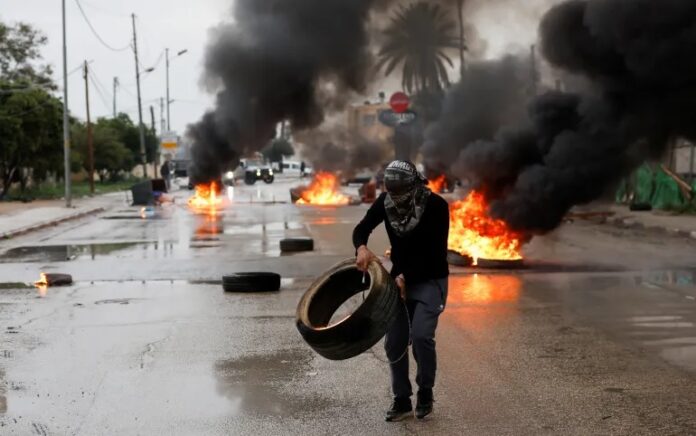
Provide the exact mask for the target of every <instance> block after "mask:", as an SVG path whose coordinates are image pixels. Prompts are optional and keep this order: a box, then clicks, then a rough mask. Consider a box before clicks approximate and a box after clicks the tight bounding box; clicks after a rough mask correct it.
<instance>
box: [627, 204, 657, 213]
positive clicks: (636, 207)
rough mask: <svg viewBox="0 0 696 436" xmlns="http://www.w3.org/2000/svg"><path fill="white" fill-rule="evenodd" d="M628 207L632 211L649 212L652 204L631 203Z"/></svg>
mask: <svg viewBox="0 0 696 436" xmlns="http://www.w3.org/2000/svg"><path fill="white" fill-rule="evenodd" d="M628 208H629V209H630V210H631V211H632V212H650V211H651V210H652V204H650V203H632V204H631V205H630V206H629V207H628Z"/></svg>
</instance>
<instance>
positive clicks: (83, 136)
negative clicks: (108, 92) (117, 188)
mask: <svg viewBox="0 0 696 436" xmlns="http://www.w3.org/2000/svg"><path fill="white" fill-rule="evenodd" d="M108 121H109V120H107V119H104V118H101V119H99V120H98V121H97V123H96V124H94V125H93V126H92V143H93V147H94V170H95V171H96V172H97V174H99V178H100V180H101V181H106V180H116V179H117V178H118V175H119V173H122V172H127V171H130V169H131V168H133V164H134V161H133V154H132V153H131V152H130V150H128V148H126V146H125V145H124V144H123V142H121V138H120V137H119V132H118V131H116V130H115V129H114V128H113V127H112V126H110V125H109V123H108ZM72 143H73V148H74V154H75V156H76V161H77V162H79V163H80V165H81V166H82V169H84V170H85V171H89V160H88V156H89V150H88V145H87V126H86V125H85V124H83V123H75V124H74V125H73V126H72Z"/></svg>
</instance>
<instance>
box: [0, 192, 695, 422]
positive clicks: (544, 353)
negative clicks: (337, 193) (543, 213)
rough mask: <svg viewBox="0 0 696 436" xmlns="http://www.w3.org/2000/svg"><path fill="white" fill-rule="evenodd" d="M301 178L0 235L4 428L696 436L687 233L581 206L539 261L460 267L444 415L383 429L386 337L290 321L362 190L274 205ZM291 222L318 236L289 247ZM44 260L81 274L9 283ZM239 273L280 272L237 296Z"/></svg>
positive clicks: (379, 248) (541, 247)
mask: <svg viewBox="0 0 696 436" xmlns="http://www.w3.org/2000/svg"><path fill="white" fill-rule="evenodd" d="M289 186H291V184H290V182H283V181H280V182H278V183H276V184H274V185H273V186H265V185H264V186H258V187H253V188H247V187H241V188H237V189H236V190H235V193H234V194H235V204H234V205H232V206H230V207H228V208H226V209H225V210H224V211H223V212H222V213H220V214H219V215H218V216H216V217H215V218H211V217H207V216H204V215H195V214H192V213H191V212H190V211H189V210H188V208H187V207H186V206H185V205H184V204H183V203H185V198H186V197H185V194H186V193H183V192H181V193H178V194H177V196H178V204H177V205H174V206H171V207H167V208H164V209H163V210H161V211H159V212H158V213H157V214H156V216H153V217H150V218H148V219H142V218H140V217H139V216H138V214H139V210H138V208H132V207H129V206H127V205H125V204H121V200H120V199H117V200H115V203H114V207H113V208H112V210H110V211H108V212H107V213H104V214H102V215H100V216H98V217H93V218H89V219H85V220H82V221H79V222H74V223H68V224H64V225H61V226H59V227H57V228H54V229H49V230H45V231H42V232H39V233H34V234H31V235H27V236H24V237H22V238H17V239H14V240H11V241H3V242H1V243H0V283H3V284H2V285H0V288H2V289H1V290H0V434H21V435H24V434H38V435H52V434H83V435H97V434H99V435H101V434H129V435H132V434H143V435H152V434H167V435H170V434H181V435H192V434H211V435H212V434H263V435H267V434H268V435H274V434H279V435H280V434H311V435H314V434H317V435H323V434H404V433H415V434H472V435H481V434H578V435H585V434H696V286H695V285H694V281H695V280H696V269H694V268H693V266H694V265H695V263H694V260H696V250H694V248H696V247H695V244H694V243H693V242H690V241H686V240H681V239H679V238H677V237H673V236H669V235H660V234H647V233H643V232H640V231H636V230H630V229H618V228H614V227H610V226H601V225H595V224H591V223H584V222H575V223H572V224H567V225H565V226H564V227H563V228H561V229H560V230H559V231H557V232H556V233H554V234H552V235H549V236H546V237H543V238H537V239H535V240H533V241H532V243H531V244H530V245H529V246H528V247H527V249H526V254H527V257H528V262H527V265H528V267H527V268H526V269H524V270H520V271H483V270H480V271H475V270H467V269H454V268H453V270H452V272H453V274H452V276H451V278H450V293H449V300H448V303H447V309H446V311H445V313H444V315H443V316H442V317H441V320H440V327H439V329H438V338H437V340H438V353H439V365H440V366H439V374H438V377H439V378H438V385H437V387H436V411H435V413H434V415H433V416H432V417H431V418H430V419H428V420H426V421H425V422H416V421H415V420H413V419H410V420H407V421H405V422H402V423H396V424H388V423H385V422H383V412H384V410H385V408H386V407H387V406H388V405H389V404H388V403H389V401H390V397H389V389H388V369H387V366H386V364H385V363H384V359H385V356H384V352H383V350H382V349H381V344H380V345H378V346H376V347H375V348H374V349H373V350H371V352H368V353H366V354H364V355H362V356H359V357H357V358H355V359H352V360H349V361H346V362H330V361H327V360H324V359H322V358H320V357H318V356H316V355H315V354H313V353H312V352H311V351H310V350H309V348H308V347H307V346H306V345H305V344H304V343H303V342H302V339H301V338H300V336H299V334H298V333H297V331H296V330H295V327H294V312H295V306H296V303H297V301H298V300H299V298H300V296H301V294H302V293H303V291H304V289H306V287H307V286H308V285H309V283H310V282H311V280H312V278H313V277H315V276H316V275H318V274H319V273H320V272H322V271H323V270H324V269H326V268H328V267H329V266H330V265H332V264H334V263H336V262H338V261H339V260H341V259H344V258H346V257H350V256H351V255H352V251H353V250H352V247H351V246H350V232H351V229H352V227H353V226H354V224H355V223H356V221H357V220H358V219H359V218H360V216H361V215H362V214H363V213H364V211H365V209H366V207H365V206H358V207H345V208H338V209H336V208H311V207H305V208H298V207H295V206H293V205H290V204H283V203H273V201H274V200H275V201H278V200H282V201H285V200H286V198H287V192H288V188H289ZM252 201H253V203H252ZM288 235H291V236H295V235H309V236H312V237H314V238H315V241H316V251H315V252H313V253H306V254H298V255H292V256H281V255H280V252H279V248H278V241H279V240H280V239H281V238H283V237H285V236H288ZM373 241H374V242H373V243H371V245H372V246H373V249H374V251H375V252H383V251H384V250H385V249H386V248H387V243H386V238H385V235H384V232H383V231H382V230H380V231H379V232H378V233H377V234H376V235H375V236H374V237H373ZM40 271H47V272H66V273H70V274H73V276H74V278H75V280H76V283H75V284H74V285H73V286H70V287H66V288H51V289H49V290H48V291H47V292H46V293H45V295H39V293H38V292H37V291H36V290H35V289H32V288H23V287H21V286H20V285H8V284H7V282H24V283H28V282H31V281H33V280H35V279H36V278H37V276H38V273H39V272H40ZM235 271H276V272H279V273H281V274H282V275H283V277H284V279H283V288H282V290H281V292H280V293H277V294H268V295H235V294H225V293H223V292H222V289H221V287H220V285H219V284H217V283H216V281H219V280H220V277H221V275H223V274H225V273H229V272H235Z"/></svg>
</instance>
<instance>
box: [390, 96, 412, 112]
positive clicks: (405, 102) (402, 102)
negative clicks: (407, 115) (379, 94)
mask: <svg viewBox="0 0 696 436" xmlns="http://www.w3.org/2000/svg"><path fill="white" fill-rule="evenodd" d="M410 104H411V100H409V98H408V95H406V94H404V93H403V92H395V93H394V95H392V96H391V98H390V99H389V105H390V106H391V108H392V110H393V111H394V112H396V113H397V114H402V113H404V112H406V111H407V110H408V107H409V105H410Z"/></svg>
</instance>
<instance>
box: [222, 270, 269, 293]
mask: <svg viewBox="0 0 696 436" xmlns="http://www.w3.org/2000/svg"><path fill="white" fill-rule="evenodd" d="M222 288H223V289H224V290H225V292H276V291H278V290H280V274H276V273H270V272H247V273H237V274H231V275H228V276H224V277H223V278H222Z"/></svg>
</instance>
